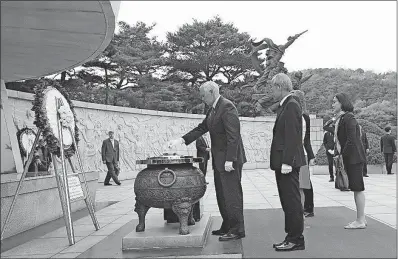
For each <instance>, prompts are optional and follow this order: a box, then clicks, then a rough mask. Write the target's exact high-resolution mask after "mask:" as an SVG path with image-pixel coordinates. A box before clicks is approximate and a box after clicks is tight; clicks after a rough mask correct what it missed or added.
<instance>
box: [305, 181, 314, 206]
mask: <svg viewBox="0 0 398 259" xmlns="http://www.w3.org/2000/svg"><path fill="white" fill-rule="evenodd" d="M310 185H311V188H310V189H303V192H304V198H305V199H304V211H305V212H308V213H312V212H314V189H313V188H312V182H311V179H310Z"/></svg>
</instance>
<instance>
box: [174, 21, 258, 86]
mask: <svg viewBox="0 0 398 259" xmlns="http://www.w3.org/2000/svg"><path fill="white" fill-rule="evenodd" d="M249 38H250V36H249V35H248V34H247V33H240V32H239V31H238V29H237V28H236V27H235V26H234V25H233V24H232V23H224V22H223V21H222V20H221V18H220V17H214V18H213V19H211V20H208V21H206V22H200V21H197V20H194V21H193V23H192V24H188V23H186V24H184V25H183V26H181V27H180V28H179V29H178V30H177V31H176V32H174V33H171V32H169V33H168V34H167V50H168V54H169V57H168V65H169V66H170V69H169V71H168V75H174V76H177V77H180V78H181V79H184V80H185V81H188V82H191V83H192V84H195V83H196V82H203V81H210V80H214V78H217V76H220V75H224V76H225V78H226V79H227V82H228V83H231V82H233V81H234V80H236V79H238V78H239V77H240V76H242V75H244V74H245V73H247V72H248V71H250V70H251V69H252V68H251V62H250V60H249V59H248V58H246V57H244V56H243V54H242V53H233V54H231V52H232V50H233V49H235V48H237V47H240V46H245V47H246V48H247V49H248V48H249V41H248V40H249Z"/></svg>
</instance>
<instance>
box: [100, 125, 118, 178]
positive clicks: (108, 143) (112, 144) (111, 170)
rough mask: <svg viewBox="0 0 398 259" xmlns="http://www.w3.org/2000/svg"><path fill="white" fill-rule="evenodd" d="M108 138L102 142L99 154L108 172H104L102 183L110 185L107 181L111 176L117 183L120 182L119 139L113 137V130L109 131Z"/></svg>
mask: <svg viewBox="0 0 398 259" xmlns="http://www.w3.org/2000/svg"><path fill="white" fill-rule="evenodd" d="M108 134H109V138H107V139H105V140H104V141H103V142H102V148H101V155H102V162H103V163H104V164H106V167H107V168H108V173H107V174H106V177H105V180H104V185H112V184H111V183H109V181H110V180H111V177H112V179H113V181H114V182H115V183H116V184H117V185H121V184H122V183H121V182H120V181H119V179H118V176H119V172H120V169H119V141H117V140H116V139H114V133H113V131H109V133H108Z"/></svg>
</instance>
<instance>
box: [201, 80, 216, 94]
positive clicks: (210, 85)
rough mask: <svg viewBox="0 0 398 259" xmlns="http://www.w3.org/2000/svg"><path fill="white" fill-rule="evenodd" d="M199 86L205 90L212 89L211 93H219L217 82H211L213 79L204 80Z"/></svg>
mask: <svg viewBox="0 0 398 259" xmlns="http://www.w3.org/2000/svg"><path fill="white" fill-rule="evenodd" d="M200 88H202V89H203V90H205V91H206V92H207V91H210V90H213V93H215V94H217V95H218V94H220V87H219V86H218V84H216V83H215V82H213V81H207V82H204V83H203V84H202V85H201V86H200Z"/></svg>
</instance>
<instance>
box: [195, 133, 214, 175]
mask: <svg viewBox="0 0 398 259" xmlns="http://www.w3.org/2000/svg"><path fill="white" fill-rule="evenodd" d="M210 149H211V148H210V146H209V143H208V142H207V139H205V137H203V136H200V137H199V138H198V139H197V140H196V155H197V157H203V163H199V169H200V171H202V172H203V174H204V175H205V176H206V173H207V161H209V158H210Z"/></svg>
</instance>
